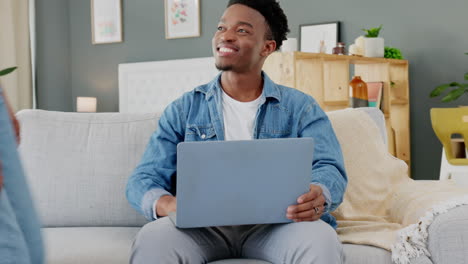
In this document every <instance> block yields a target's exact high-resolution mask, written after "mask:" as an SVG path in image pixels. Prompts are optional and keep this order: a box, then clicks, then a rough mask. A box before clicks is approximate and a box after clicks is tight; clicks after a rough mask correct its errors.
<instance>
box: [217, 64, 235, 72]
mask: <svg viewBox="0 0 468 264" xmlns="http://www.w3.org/2000/svg"><path fill="white" fill-rule="evenodd" d="M215 66H216V69H218V70H220V71H232V69H233V68H234V67H233V66H232V65H220V64H217V63H215Z"/></svg>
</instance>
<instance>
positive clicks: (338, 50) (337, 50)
mask: <svg viewBox="0 0 468 264" xmlns="http://www.w3.org/2000/svg"><path fill="white" fill-rule="evenodd" d="M333 54H336V55H345V54H346V48H345V44H344V42H338V46H336V47H334V48H333Z"/></svg>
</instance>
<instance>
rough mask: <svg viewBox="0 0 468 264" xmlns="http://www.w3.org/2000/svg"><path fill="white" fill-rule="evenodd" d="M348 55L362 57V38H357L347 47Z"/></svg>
mask: <svg viewBox="0 0 468 264" xmlns="http://www.w3.org/2000/svg"><path fill="white" fill-rule="evenodd" d="M349 55H352V56H361V57H362V56H364V37H363V36H359V37H357V38H356V39H355V40H354V44H351V45H350V46H349Z"/></svg>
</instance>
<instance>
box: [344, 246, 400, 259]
mask: <svg viewBox="0 0 468 264" xmlns="http://www.w3.org/2000/svg"><path fill="white" fill-rule="evenodd" d="M343 250H344V254H345V262H344V263H345V264H374V263H379V264H392V257H391V253H390V251H387V250H385V249H381V248H377V247H372V246H365V245H353V244H343Z"/></svg>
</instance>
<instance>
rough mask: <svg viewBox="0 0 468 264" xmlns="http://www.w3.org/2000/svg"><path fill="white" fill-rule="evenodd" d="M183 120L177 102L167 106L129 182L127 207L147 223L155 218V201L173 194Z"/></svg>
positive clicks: (178, 102)
mask: <svg viewBox="0 0 468 264" xmlns="http://www.w3.org/2000/svg"><path fill="white" fill-rule="evenodd" d="M184 129H185V121H184V114H183V109H182V106H181V103H180V100H177V101H175V102H173V103H172V104H170V105H169V106H168V107H167V108H166V109H165V110H164V113H163V114H162V116H161V118H160V119H159V122H158V128H157V129H156V131H155V132H154V133H153V135H152V136H151V138H150V140H149V143H148V145H147V147H146V150H145V152H144V154H143V157H142V159H141V161H140V163H139V164H138V166H137V167H136V168H135V170H134V171H133V173H132V175H131V176H130V178H129V179H128V182H127V187H126V196H127V200H128V201H129V203H130V205H131V206H132V207H133V208H135V209H136V210H137V211H138V212H140V213H141V214H142V215H144V216H145V218H146V219H148V220H150V221H151V220H155V218H154V215H155V213H154V206H153V205H154V202H155V201H156V200H158V199H159V198H160V197H161V196H162V195H166V194H168V193H169V194H171V195H174V194H175V175H176V158H177V144H178V143H179V142H181V141H183V139H184Z"/></svg>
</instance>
